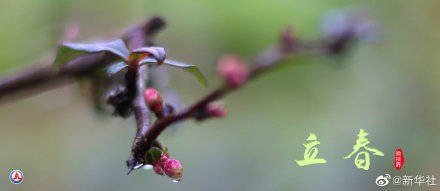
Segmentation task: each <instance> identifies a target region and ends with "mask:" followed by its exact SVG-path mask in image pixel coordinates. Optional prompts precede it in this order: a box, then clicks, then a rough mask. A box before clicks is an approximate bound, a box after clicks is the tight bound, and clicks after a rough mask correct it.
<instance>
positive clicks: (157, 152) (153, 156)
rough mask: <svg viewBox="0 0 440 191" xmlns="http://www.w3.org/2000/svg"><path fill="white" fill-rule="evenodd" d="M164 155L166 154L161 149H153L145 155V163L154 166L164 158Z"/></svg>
mask: <svg viewBox="0 0 440 191" xmlns="http://www.w3.org/2000/svg"><path fill="white" fill-rule="evenodd" d="M163 154H164V152H163V151H162V150H161V149H160V148H157V147H151V148H150V150H148V151H147V153H146V155H145V162H146V163H148V164H152V163H153V162H154V161H156V160H157V159H159V158H160V157H162V155H163Z"/></svg>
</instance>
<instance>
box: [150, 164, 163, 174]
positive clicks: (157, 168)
mask: <svg viewBox="0 0 440 191" xmlns="http://www.w3.org/2000/svg"><path fill="white" fill-rule="evenodd" d="M153 170H154V172H155V173H156V174H159V175H162V176H163V175H164V174H165V171H164V170H163V168H162V167H161V166H159V165H154V166H153Z"/></svg>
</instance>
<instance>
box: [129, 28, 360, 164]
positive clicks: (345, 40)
mask: <svg viewBox="0 0 440 191" xmlns="http://www.w3.org/2000/svg"><path fill="white" fill-rule="evenodd" d="M354 39H355V33H354V32H353V31H351V30H349V31H347V32H346V33H341V35H340V36H339V37H336V38H335V37H332V38H324V39H321V40H317V41H311V42H301V41H299V40H298V39H296V38H294V37H293V36H292V34H291V33H290V31H288V30H287V31H286V32H285V33H283V35H282V38H281V41H280V43H279V44H278V45H276V46H274V47H271V48H268V49H267V50H266V51H263V52H262V53H260V54H259V55H258V56H257V57H256V58H255V59H254V61H253V62H252V63H253V64H252V65H251V68H250V78H249V80H252V79H255V78H256V77H258V76H259V75H260V74H262V73H264V72H266V71H268V70H269V69H271V68H273V67H275V66H276V65H277V64H279V63H280V61H282V60H283V59H285V58H287V57H289V56H292V55H299V54H311V55H332V54H340V53H342V52H343V51H344V50H345V48H346V47H347V46H348V45H349V44H350V43H351V42H352V41H353V40H354ZM233 90H237V89H236V88H232V87H230V86H229V85H228V84H226V83H225V84H223V85H221V86H220V87H219V88H217V89H215V90H214V91H212V92H211V93H209V94H208V95H206V96H205V97H203V98H201V99H200V100H199V101H197V102H195V103H194V104H192V105H190V106H189V107H187V108H185V109H183V110H182V111H180V112H177V113H171V114H169V115H166V116H164V117H162V118H159V119H157V120H156V121H155V122H154V123H153V125H152V126H151V128H150V129H148V131H147V132H146V133H145V134H144V136H143V137H142V138H139V140H140V142H138V143H137V144H136V145H134V146H135V147H134V148H133V149H132V151H133V153H134V155H135V156H137V157H136V158H139V159H140V160H142V158H143V157H144V156H145V153H146V152H147V151H148V150H149V149H150V148H151V147H152V146H153V144H154V141H155V140H156V139H157V138H158V137H159V135H160V134H161V133H162V132H163V131H164V130H165V129H166V128H167V127H169V126H170V125H171V124H173V123H176V122H179V121H182V120H186V119H190V118H196V117H197V115H196V114H197V112H199V111H201V110H204V108H205V107H206V106H207V104H209V103H210V102H212V101H216V100H218V99H220V98H222V97H223V96H225V95H227V94H228V93H230V92H231V91H233ZM139 162H141V161H139Z"/></svg>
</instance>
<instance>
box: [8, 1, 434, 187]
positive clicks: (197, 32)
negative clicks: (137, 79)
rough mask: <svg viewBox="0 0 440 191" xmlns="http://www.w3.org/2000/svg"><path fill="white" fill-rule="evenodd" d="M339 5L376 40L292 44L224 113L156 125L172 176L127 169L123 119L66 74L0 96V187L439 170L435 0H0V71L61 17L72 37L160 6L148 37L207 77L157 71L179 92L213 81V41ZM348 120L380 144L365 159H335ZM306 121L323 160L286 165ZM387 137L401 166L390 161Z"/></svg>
mask: <svg viewBox="0 0 440 191" xmlns="http://www.w3.org/2000/svg"><path fill="white" fill-rule="evenodd" d="M341 8H343V9H363V10H366V13H367V14H368V16H369V17H370V18H371V19H372V20H374V21H375V22H377V24H378V25H379V26H380V27H379V28H380V31H379V35H378V41H377V42H376V43H374V44H368V43H365V42H362V43H360V44H357V45H356V46H355V47H354V49H353V50H352V51H351V52H350V54H349V55H347V57H346V58H345V59H341V60H334V59H329V58H322V57H314V58H310V57H308V58H307V57H302V58H294V59H292V60H290V61H288V62H286V63H285V65H284V66H283V67H280V68H279V70H275V71H273V72H270V73H268V74H266V75H264V76H262V77H260V78H258V79H257V80H255V81H252V82H251V83H249V84H248V85H247V86H246V87H244V88H242V89H241V90H239V91H236V92H234V93H232V94H230V95H229V96H227V97H226V98H225V99H224V101H225V103H226V105H227V109H228V112H229V115H228V117H227V118H225V119H214V120H209V121H206V122H203V123H197V122H194V121H187V122H184V123H182V125H180V126H178V127H176V128H173V129H169V130H167V131H166V132H165V133H164V134H163V135H162V136H161V137H160V140H161V141H162V142H163V144H165V145H166V146H167V147H168V148H169V149H170V152H171V155H172V157H175V158H177V159H179V160H181V161H182V163H183V165H184V178H183V181H182V182H180V183H179V184H174V183H172V182H171V181H170V180H169V179H168V178H166V177H161V176H157V175H155V174H154V173H153V172H152V171H146V170H137V171H135V172H133V173H132V174H130V175H129V176H127V175H126V166H125V160H126V159H127V158H128V156H129V149H130V145H131V143H132V139H133V136H134V134H135V122H134V120H132V119H131V118H130V119H127V120H124V119H121V118H112V117H102V116H99V115H97V114H96V113H95V112H94V110H93V108H92V107H91V105H90V103H89V102H88V101H87V99H85V98H84V97H82V96H81V95H80V93H79V91H78V88H77V85H73V86H67V87H63V88H60V89H56V90H52V91H48V92H45V93H43V94H40V95H37V96H34V97H31V98H27V99H23V100H19V101H16V102H11V103H8V104H3V105H1V106H0V132H1V133H0V156H1V158H0V175H2V176H0V177H2V178H0V190H36V191H37V190H44V191H46V190H96V191H98V190H191V191H198V190H200V191H202V190H219V191H224V190H253V191H256V190H377V189H379V187H378V186H376V184H375V180H376V178H377V177H378V176H379V175H383V174H386V173H388V174H391V175H392V176H396V175H405V174H406V175H411V176H416V175H435V176H436V177H438V178H439V179H440V168H439V166H438V163H436V162H438V161H439V159H438V158H439V157H440V151H439V146H440V141H439V136H440V129H439V125H440V118H439V112H440V86H439V85H438V84H439V82H440V78H439V75H440V65H439V64H438V62H439V60H440V54H439V53H438V50H439V48H440V43H439V40H440V22H439V18H440V12H439V11H438V10H439V8H440V1H436V0H431V1H429V0H420V1H410V0H388V1H378V0H371V1H367V0H357V1H349V0H336V1H328V0H309V1H301V0H264V1H263V0H261V1H249V0H233V1H232V0H223V1H202V0H193V1H177V0H176V1H159V0H156V1H147V0H125V1H116V0H111V1H103V0H101V1H93V0H92V1H90V0H89V1H85V0H77V1H58V0H38V1H36V0H20V1H16V0H2V1H0V42H1V43H0V76H1V77H6V76H9V75H11V74H15V73H17V72H19V71H22V70H25V69H26V68H28V67H29V66H32V62H33V61H34V60H38V59H41V58H44V57H47V56H48V55H51V53H52V52H53V51H54V50H55V47H56V45H57V43H58V42H59V40H60V39H61V37H62V33H63V30H64V27H65V25H66V23H69V22H75V23H78V25H79V38H78V41H87V40H91V39H97V38H98V39H99V38H100V39H107V38H114V37H117V36H118V34H120V33H121V32H123V31H125V30H126V29H127V27H129V26H132V25H134V24H136V23H138V22H140V21H142V20H144V19H145V18H147V17H148V16H153V15H160V16H163V17H164V18H166V20H167V22H168V27H167V29H166V30H165V31H163V32H162V33H160V35H159V36H158V39H157V43H158V45H160V46H164V47H166V48H167V49H168V55H169V57H171V58H173V59H177V60H181V61H185V62H188V63H192V64H196V65H198V66H200V67H201V70H202V71H203V73H205V75H206V76H207V77H208V79H209V81H210V84H211V85H210V87H209V88H204V87H202V86H201V85H199V84H198V83H197V82H196V81H195V80H194V79H193V77H192V76H190V75H189V74H186V73H181V72H174V71H171V74H172V77H171V81H170V85H171V86H172V87H174V88H175V91H176V92H178V93H179V94H180V96H181V99H182V101H183V103H186V104H190V103H192V102H193V101H195V100H196V99H198V98H199V97H201V96H203V95H205V94H206V93H207V92H209V90H210V89H213V88H214V87H216V85H217V84H219V82H220V81H219V78H218V77H217V75H216V73H215V70H214V68H215V62H216V60H217V58H218V57H219V56H220V55H221V54H223V53H228V52H232V53H237V54H239V55H242V56H244V57H247V58H251V57H252V56H254V55H256V54H257V53H258V52H259V51H260V50H262V49H263V48H264V47H267V46H269V45H271V44H272V43H273V42H274V41H276V40H278V37H279V32H280V31H281V30H282V29H283V27H284V26H286V25H290V26H293V27H294V28H295V29H296V32H297V34H298V35H299V36H300V37H301V38H305V39H313V38H314V37H318V36H320V35H321V33H320V20H321V18H322V16H323V15H324V14H325V13H326V12H328V11H334V10H340V9H341ZM361 128H363V129H365V130H366V131H367V132H368V133H369V135H368V137H367V138H369V140H370V141H371V143H370V145H369V146H371V147H373V148H377V149H379V150H381V151H382V152H384V153H385V156H384V157H378V156H372V161H371V167H370V170H368V171H364V170H361V169H357V168H356V167H355V165H354V162H353V161H354V160H353V158H351V159H349V160H344V159H343V157H344V156H346V155H347V154H349V153H350V152H351V151H352V146H353V144H355V141H356V138H357V137H356V135H357V133H358V132H359V129H361ZM310 132H313V133H315V134H316V135H317V136H318V140H319V141H321V145H320V146H319V156H320V157H323V158H325V159H327V161H328V163H327V164H321V165H311V166H306V167H299V166H298V165H296V163H295V160H300V159H302V157H303V152H304V147H303V146H302V143H304V142H305V140H306V138H307V136H308V135H309V133H310ZM399 147H400V148H402V149H403V153H404V157H405V164H404V166H403V169H402V170H401V171H397V170H395V168H394V166H393V162H394V150H395V149H396V148H399ZM12 168H18V169H22V170H23V172H24V181H23V183H22V184H20V185H12V184H11V183H9V180H8V175H9V174H8V173H9V170H10V169H12ZM436 183H437V184H439V185H440V180H438V182H436ZM385 188H386V189H388V190H393V189H395V190H400V189H408V190H438V189H439V187H438V186H437V187H433V186H431V187H427V186H426V185H422V186H421V187H418V186H417V185H413V186H412V187H404V186H390V185H388V186H387V187H385Z"/></svg>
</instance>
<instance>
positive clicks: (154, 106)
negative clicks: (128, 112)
mask: <svg viewBox="0 0 440 191" xmlns="http://www.w3.org/2000/svg"><path fill="white" fill-rule="evenodd" d="M144 99H145V103H147V105H148V107H150V109H151V110H152V111H153V112H162V109H163V107H162V103H163V100H162V96H160V94H159V92H158V91H157V90H156V89H154V88H147V89H146V90H145V91H144Z"/></svg>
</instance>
